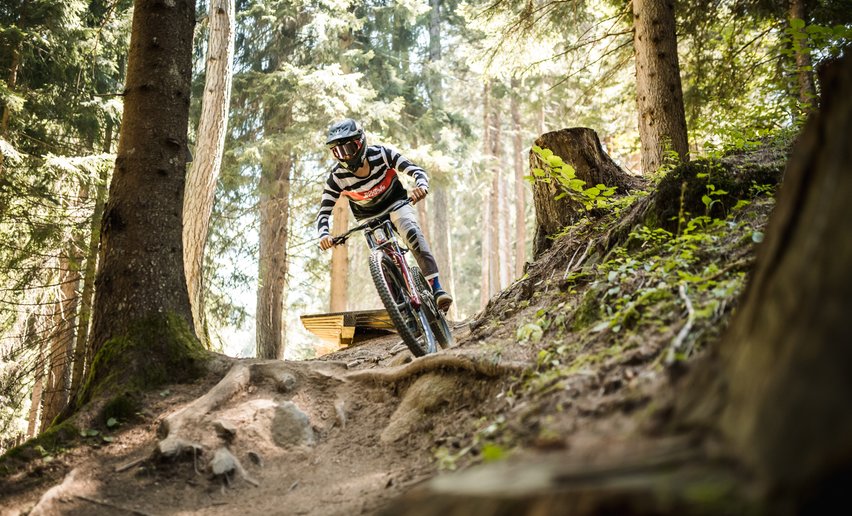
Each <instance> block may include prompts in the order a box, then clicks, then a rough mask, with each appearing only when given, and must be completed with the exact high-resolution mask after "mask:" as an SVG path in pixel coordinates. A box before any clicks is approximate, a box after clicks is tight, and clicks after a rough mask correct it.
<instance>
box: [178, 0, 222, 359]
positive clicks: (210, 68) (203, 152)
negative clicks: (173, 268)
mask: <svg viewBox="0 0 852 516" xmlns="http://www.w3.org/2000/svg"><path fill="white" fill-rule="evenodd" d="M207 19H208V20H209V23H210V35H209V37H208V40H207V67H206V77H205V83H204V95H203V97H202V100H201V118H200V120H199V122H198V142H197V145H196V147H195V158H194V160H193V162H192V166H191V167H190V169H189V174H187V179H186V191H185V193H184V198H183V245H184V248H183V257H184V268H185V270H186V271H185V272H186V286H187V289H188V290H189V300H190V305H191V307H192V320H193V324H194V327H195V334H196V335H197V336H198V338H199V339H201V341H202V342H203V343H206V342H207V340H208V339H207V324H206V320H205V316H204V281H203V267H204V248H205V245H206V243H207V231H208V229H209V227H210V214H211V213H212V212H213V199H214V194H215V193H216V181H217V179H218V178H219V170H220V169H221V166H222V152H223V150H224V148H225V134H226V131H227V127H228V106H229V105H230V101H231V79H232V75H233V74H232V70H231V63H232V62H233V58H234V31H235V21H234V0H211V2H210V10H209V13H208V17H207Z"/></svg>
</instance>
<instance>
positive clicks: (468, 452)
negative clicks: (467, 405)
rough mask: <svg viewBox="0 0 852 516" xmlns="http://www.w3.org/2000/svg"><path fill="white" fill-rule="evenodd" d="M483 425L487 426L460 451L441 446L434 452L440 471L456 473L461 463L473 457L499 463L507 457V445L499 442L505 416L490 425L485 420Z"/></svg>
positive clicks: (478, 431)
mask: <svg viewBox="0 0 852 516" xmlns="http://www.w3.org/2000/svg"><path fill="white" fill-rule="evenodd" d="M481 423H482V424H483V425H485V426H483V427H481V428H480V429H478V430H477V431H476V432H475V433H474V434H473V438H472V439H471V442H470V443H469V444H468V445H467V446H464V447H461V448H459V449H451V448H448V447H447V446H439V447H437V448H435V449H434V450H433V455H434V457H435V461H436V462H437V466H438V469H439V470H442V471H454V470H456V469H457V468H458V467H459V465H460V464H459V463H460V462H462V461H465V460H471V458H472V457H473V456H479V457H481V458H482V460H483V461H485V462H494V461H499V460H502V459H504V458H505V457H506V456H507V454H508V452H507V450H506V443H500V442H497V440H499V439H501V437H502V436H503V435H504V430H505V427H506V418H505V416H503V415H499V416H497V417H496V419H495V420H494V421H492V422H490V423H489V422H488V421H487V420H485V419H483V420H481Z"/></svg>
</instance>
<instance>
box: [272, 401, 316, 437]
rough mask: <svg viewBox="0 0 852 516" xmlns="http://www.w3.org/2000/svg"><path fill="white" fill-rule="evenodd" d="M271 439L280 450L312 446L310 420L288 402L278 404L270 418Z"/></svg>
mask: <svg viewBox="0 0 852 516" xmlns="http://www.w3.org/2000/svg"><path fill="white" fill-rule="evenodd" d="M272 439H273V441H275V444H277V445H278V446H280V447H282V448H288V447H291V446H313V445H314V443H315V437H314V430H313V428H312V427H311V421H310V419H308V416H307V415H305V413H304V412H302V411H301V410H300V409H299V407H298V406H296V404H295V403H293V402H290V401H285V402H283V403H279V404H278V405H277V406H276V407H275V412H274V415H273V417H272Z"/></svg>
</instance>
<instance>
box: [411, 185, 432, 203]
mask: <svg viewBox="0 0 852 516" xmlns="http://www.w3.org/2000/svg"><path fill="white" fill-rule="evenodd" d="M409 193H410V195H409V196H408V197H409V198H410V199H411V204H415V203H417V202H418V201H421V200H423V199H424V198H426V194H428V193H429V190H427V189H425V188H420V187H419V186H418V187H416V188H414V189H413V190H411V192H409Z"/></svg>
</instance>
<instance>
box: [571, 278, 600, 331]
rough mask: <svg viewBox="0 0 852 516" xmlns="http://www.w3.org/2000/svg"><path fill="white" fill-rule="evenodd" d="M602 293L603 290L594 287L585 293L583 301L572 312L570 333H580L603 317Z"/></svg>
mask: <svg viewBox="0 0 852 516" xmlns="http://www.w3.org/2000/svg"><path fill="white" fill-rule="evenodd" d="M602 293H603V289H602V288H600V287H594V288H591V289H589V290H588V291H586V293H585V294H584V295H583V300H582V301H581V302H580V305H579V306H578V307H577V309H576V310H575V311H574V317H573V319H572V320H571V330H572V331H580V330H582V329H584V328H586V327H588V326H590V325H591V324H592V323H594V322H597V321H599V320H600V319H601V317H603V310H602V309H601V294H602Z"/></svg>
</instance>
